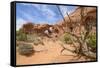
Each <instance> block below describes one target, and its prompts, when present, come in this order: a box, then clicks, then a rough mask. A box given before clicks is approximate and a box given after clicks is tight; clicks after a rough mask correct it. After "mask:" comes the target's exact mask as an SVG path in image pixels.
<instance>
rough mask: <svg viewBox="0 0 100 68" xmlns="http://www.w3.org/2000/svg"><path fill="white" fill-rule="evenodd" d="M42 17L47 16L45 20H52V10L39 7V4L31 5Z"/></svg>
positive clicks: (42, 6) (47, 7)
mask: <svg viewBox="0 0 100 68" xmlns="http://www.w3.org/2000/svg"><path fill="white" fill-rule="evenodd" d="M33 6H34V7H36V8H37V9H38V10H39V11H40V12H41V13H42V14H43V15H45V16H47V18H53V17H54V16H55V13H54V11H53V10H51V9H50V8H49V5H41V4H33Z"/></svg>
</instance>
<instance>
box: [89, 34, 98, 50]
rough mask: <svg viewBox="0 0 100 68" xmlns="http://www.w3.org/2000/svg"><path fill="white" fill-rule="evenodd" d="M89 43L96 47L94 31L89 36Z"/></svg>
mask: <svg viewBox="0 0 100 68" xmlns="http://www.w3.org/2000/svg"><path fill="white" fill-rule="evenodd" d="M87 44H88V46H90V47H91V48H93V49H96V33H92V34H90V35H89V36H88V38H87Z"/></svg>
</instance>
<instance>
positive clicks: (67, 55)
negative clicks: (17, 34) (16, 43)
mask: <svg viewBox="0 0 100 68" xmlns="http://www.w3.org/2000/svg"><path fill="white" fill-rule="evenodd" d="M43 42H44V45H41V44H39V45H38V46H35V45H33V47H34V49H35V51H40V52H35V54H34V55H32V56H29V57H26V56H22V55H20V54H19V53H18V52H17V53H16V64H17V65H29V64H48V63H62V62H78V61H85V59H84V57H81V58H80V59H77V57H75V56H76V54H75V53H72V52H70V51H68V50H64V51H63V52H62V53H61V50H62V46H61V44H62V43H61V41H59V40H56V41H55V40H53V39H48V38H45V39H43ZM64 46H66V47H67V48H70V49H74V48H73V47H71V46H70V45H67V44H65V45H64Z"/></svg>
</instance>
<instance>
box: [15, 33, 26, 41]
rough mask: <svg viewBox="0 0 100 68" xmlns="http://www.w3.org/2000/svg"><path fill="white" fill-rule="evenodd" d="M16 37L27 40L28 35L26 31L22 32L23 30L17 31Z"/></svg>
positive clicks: (19, 39)
mask: <svg viewBox="0 0 100 68" xmlns="http://www.w3.org/2000/svg"><path fill="white" fill-rule="evenodd" d="M16 34H17V35H16V39H17V40H18V41H26V40H27V35H26V34H25V33H22V32H18V31H17V33H16Z"/></svg>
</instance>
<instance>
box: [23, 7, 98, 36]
mask: <svg viewBox="0 0 100 68" xmlns="http://www.w3.org/2000/svg"><path fill="white" fill-rule="evenodd" d="M80 13H81V8H80V7H78V8H77V9H76V10H75V11H74V12H73V13H71V14H69V17H70V19H71V21H70V20H69V18H68V16H65V20H66V21H63V20H61V21H59V22H58V23H57V24H55V25H49V24H32V23H30V24H24V25H25V26H27V25H29V26H31V27H30V28H28V26H27V27H26V28H25V27H22V29H23V30H24V32H25V33H40V34H47V35H49V34H58V35H61V34H63V33H64V32H66V31H70V30H71V29H74V31H75V28H76V32H77V31H80V30H79V29H80V28H78V27H77V25H79V23H82V24H81V25H82V26H84V25H85V23H87V22H88V21H89V19H91V20H92V21H93V22H94V23H96V8H95V7H93V8H91V7H84V12H83V13H84V17H83V22H82V21H81V15H80ZM90 23H91V22H90ZM32 26H33V28H32ZM79 26H80V25H79ZM26 29H27V30H26Z"/></svg>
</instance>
